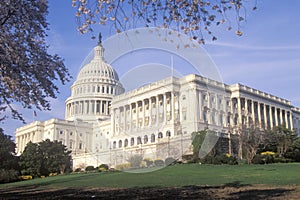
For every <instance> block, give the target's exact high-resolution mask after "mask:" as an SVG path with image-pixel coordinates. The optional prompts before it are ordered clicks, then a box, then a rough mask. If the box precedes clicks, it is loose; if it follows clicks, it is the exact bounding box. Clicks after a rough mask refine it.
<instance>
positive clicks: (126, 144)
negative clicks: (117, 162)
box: [124, 139, 128, 147]
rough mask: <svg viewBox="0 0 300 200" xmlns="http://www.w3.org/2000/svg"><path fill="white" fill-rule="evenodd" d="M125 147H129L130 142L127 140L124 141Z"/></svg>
mask: <svg viewBox="0 0 300 200" xmlns="http://www.w3.org/2000/svg"><path fill="white" fill-rule="evenodd" d="M124 147H128V140H127V139H125V141H124Z"/></svg>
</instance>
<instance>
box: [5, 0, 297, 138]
mask: <svg viewBox="0 0 300 200" xmlns="http://www.w3.org/2000/svg"><path fill="white" fill-rule="evenodd" d="M49 3H50V7H49V15H48V22H49V23H50V26H49V28H50V30H49V31H48V35H49V36H48V38H47V41H48V43H49V45H50V52H51V53H57V54H59V55H60V56H61V57H62V58H64V59H65V64H66V66H67V67H68V68H69V70H70V72H71V74H72V76H73V77H74V78H76V76H77V73H78V72H79V69H80V66H81V63H82V62H83V60H84V59H85V57H86V56H87V55H88V54H89V52H90V51H91V50H92V48H93V47H94V46H95V45H96V41H95V40H91V39H90V35H89V34H87V35H80V34H79V33H78V32H77V30H76V27H77V26H76V21H75V17H74V16H75V9H74V8H73V7H72V6H71V1H61V0H50V1H49ZM299 8H300V1H294V0H285V1H276V2H275V1H273V0H258V10H256V11H254V12H252V11H248V17H247V21H246V23H244V24H243V27H242V30H243V32H244V34H243V36H242V37H238V36H236V35H235V34H234V32H233V31H226V30H225V29H226V27H225V26H224V27H221V28H220V29H216V31H215V33H216V35H217V36H218V40H217V41H215V42H210V43H209V44H206V45H204V46H203V48H204V49H205V50H206V51H207V52H208V54H209V55H210V56H211V58H212V59H213V61H214V62H215V64H216V66H217V68H218V69H219V71H220V74H221V76H222V77H223V80H224V82H225V83H226V84H233V83H242V84H245V85H248V86H250V87H253V88H256V89H259V90H262V91H265V92H267V93H270V94H273V95H276V96H279V97H282V98H285V99H288V100H290V101H291V102H292V105H295V106H297V107H300V89H299V86H300V23H299V19H300V12H299ZM95 29H96V32H99V31H101V32H102V33H103V38H104V39H106V38H107V37H109V36H111V35H113V34H114V32H110V30H109V28H108V27H104V28H103V27H98V28H95ZM116 68H118V66H116ZM73 81H74V79H73V80H72V81H71V82H70V83H69V84H67V85H65V86H61V87H60V90H61V94H59V95H58V98H57V99H55V100H51V102H52V111H50V112H45V111H37V117H36V118H35V120H41V121H43V120H47V119H50V118H54V117H55V118H61V119H63V118H64V111H65V105H64V101H65V99H66V98H67V97H68V96H69V95H70V90H69V88H70V86H71V84H72V83H73ZM20 110H21V112H22V113H23V114H24V117H25V119H26V121H27V122H28V123H29V122H32V121H33V120H34V118H33V111H32V110H29V111H28V110H22V109H20ZM19 126H22V123H21V122H18V121H16V120H12V119H7V120H6V121H5V122H4V123H2V124H1V127H3V128H4V130H5V133H6V134H9V135H14V132H15V129H16V128H17V127H19Z"/></svg>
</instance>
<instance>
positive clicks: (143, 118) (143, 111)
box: [142, 99, 145, 127]
mask: <svg viewBox="0 0 300 200" xmlns="http://www.w3.org/2000/svg"><path fill="white" fill-rule="evenodd" d="M144 126H145V99H143V100H142V127H144Z"/></svg>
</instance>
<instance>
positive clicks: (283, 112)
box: [16, 42, 300, 168]
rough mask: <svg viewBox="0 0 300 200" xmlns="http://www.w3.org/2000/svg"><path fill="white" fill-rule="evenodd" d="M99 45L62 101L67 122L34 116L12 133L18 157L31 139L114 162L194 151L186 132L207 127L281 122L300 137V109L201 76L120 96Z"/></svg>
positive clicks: (81, 160)
mask: <svg viewBox="0 0 300 200" xmlns="http://www.w3.org/2000/svg"><path fill="white" fill-rule="evenodd" d="M103 55H104V48H103V47H102V45H101V42H100V43H99V44H98V45H97V46H96V47H95V48H94V59H93V60H92V61H91V62H90V63H89V64H87V65H86V66H84V67H83V68H82V69H81V71H80V73H79V75H78V77H77V80H76V81H75V82H74V84H73V85H72V87H71V96H70V97H69V98H68V99H67V100H66V116H65V120H59V119H51V120H48V121H45V122H40V121H36V122H33V123H31V124H28V125H25V126H23V127H20V128H18V129H17V130H16V143H17V152H18V154H20V153H22V151H23V150H24V148H25V146H26V144H27V143H28V142H29V141H32V142H40V141H42V140H45V139H50V140H59V141H62V143H63V144H64V145H66V146H67V147H68V148H69V149H70V150H72V158H73V167H74V168H77V167H85V166H88V165H93V166H99V165H100V164H102V163H106V164H109V165H110V166H116V165H117V164H121V163H126V162H127V160H128V158H129V157H130V156H132V155H134V154H140V155H142V156H143V157H144V158H150V159H153V160H154V159H165V158H167V157H174V158H180V157H181V155H183V154H189V153H191V150H192V149H191V141H192V138H191V133H192V132H194V131H199V130H203V129H205V128H209V129H211V130H214V131H216V132H218V133H219V134H220V136H224V137H227V136H226V135H227V133H228V131H229V130H232V129H233V130H234V128H235V127H241V126H243V127H249V126H251V125H252V124H256V125H257V126H260V127H261V128H273V127H275V126H278V125H280V124H285V126H286V127H287V128H289V129H294V130H295V131H296V132H297V133H298V134H300V109H299V108H296V107H293V106H292V105H291V103H290V101H288V100H285V99H282V98H279V97H276V96H273V95H270V94H267V93H265V92H261V91H259V90H256V89H253V88H250V87H247V86H244V85H240V84H234V85H226V84H223V83H219V82H217V81H214V80H210V79H208V78H205V77H201V76H199V75H195V74H191V75H188V76H185V77H181V78H175V77H169V78H166V79H164V80H161V81H158V82H155V83H152V84H149V85H146V86H143V87H141V88H138V89H135V90H132V91H129V92H126V93H124V88H123V86H122V84H121V83H120V82H119V79H118V75H117V73H116V72H115V70H114V69H113V68H112V67H111V66H110V65H108V64H107V63H106V62H105V60H104V56H103Z"/></svg>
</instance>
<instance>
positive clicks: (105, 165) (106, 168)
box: [99, 164, 109, 171]
mask: <svg viewBox="0 0 300 200" xmlns="http://www.w3.org/2000/svg"><path fill="white" fill-rule="evenodd" d="M100 168H102V169H105V170H102V171H107V170H108V168H109V167H108V165H107V164H101V165H100V166H99V169H100Z"/></svg>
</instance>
